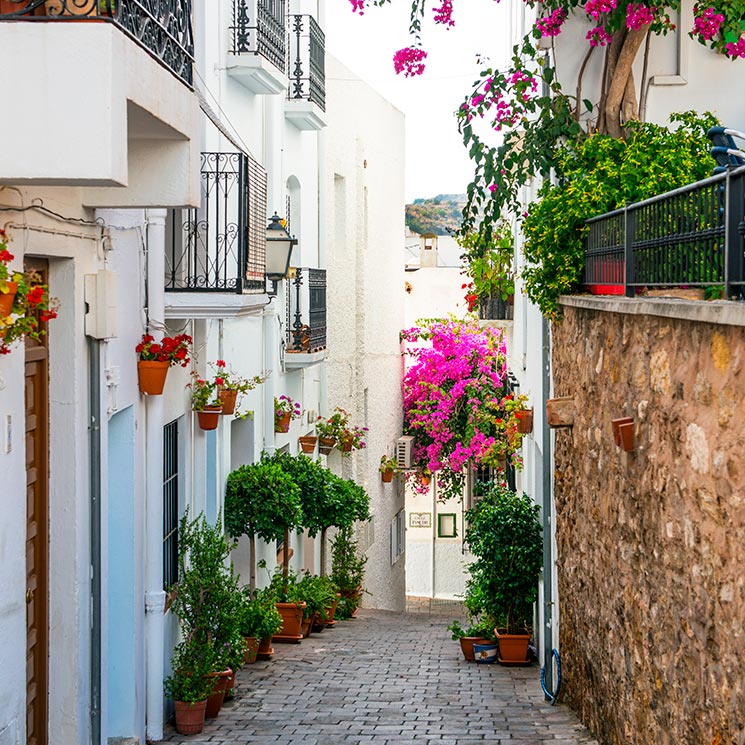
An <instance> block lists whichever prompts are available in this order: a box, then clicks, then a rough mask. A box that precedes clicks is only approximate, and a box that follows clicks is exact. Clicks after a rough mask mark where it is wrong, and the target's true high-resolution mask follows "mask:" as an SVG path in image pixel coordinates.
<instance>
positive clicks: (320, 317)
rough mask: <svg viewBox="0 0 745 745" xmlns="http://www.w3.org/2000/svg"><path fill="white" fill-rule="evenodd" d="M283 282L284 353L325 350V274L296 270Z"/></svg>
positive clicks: (323, 271)
mask: <svg viewBox="0 0 745 745" xmlns="http://www.w3.org/2000/svg"><path fill="white" fill-rule="evenodd" d="M286 282H287V285H286V290H287V292H286V293H285V294H286V297H287V351H288V352H296V353H297V352H305V353H311V352H320V351H321V350H323V349H326V270H325V269H310V268H307V267H305V268H300V267H298V268H297V269H296V270H295V277H294V278H292V279H288V280H287V281H286Z"/></svg>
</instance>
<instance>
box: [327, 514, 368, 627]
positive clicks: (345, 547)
mask: <svg viewBox="0 0 745 745" xmlns="http://www.w3.org/2000/svg"><path fill="white" fill-rule="evenodd" d="M331 557H332V558H331V581H332V582H333V583H334V585H335V586H336V587H337V588H338V591H339V593H340V595H341V597H340V598H339V602H338V604H337V606H336V615H337V616H338V617H339V618H352V617H353V616H354V615H355V614H356V613H357V608H358V607H359V604H360V601H361V599H362V593H363V589H362V582H363V579H364V576H365V564H366V563H367V556H365V555H364V554H361V555H360V554H359V553H358V551H357V541H356V540H355V539H354V535H353V528H352V525H351V524H350V525H344V526H342V527H341V528H339V530H338V532H337V534H336V536H335V537H334V540H333V541H332V542H331Z"/></svg>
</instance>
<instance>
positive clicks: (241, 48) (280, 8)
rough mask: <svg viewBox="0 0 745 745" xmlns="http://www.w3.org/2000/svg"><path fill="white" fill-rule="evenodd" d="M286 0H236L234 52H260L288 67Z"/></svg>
mask: <svg viewBox="0 0 745 745" xmlns="http://www.w3.org/2000/svg"><path fill="white" fill-rule="evenodd" d="M286 12H287V3H286V0H233V25H232V26H231V28H230V30H231V33H232V35H233V48H232V49H231V52H232V53H233V54H258V55H261V56H262V57H264V59H266V60H268V61H269V62H271V63H272V64H273V65H274V66H275V67H276V68H277V69H278V70H280V71H282V72H285V71H286V69H287V26H286V23H287V17H286Z"/></svg>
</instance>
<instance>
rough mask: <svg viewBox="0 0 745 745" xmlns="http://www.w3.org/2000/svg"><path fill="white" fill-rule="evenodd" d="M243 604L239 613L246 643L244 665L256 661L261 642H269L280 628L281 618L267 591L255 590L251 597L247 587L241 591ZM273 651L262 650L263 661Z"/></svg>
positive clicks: (270, 592)
mask: <svg viewBox="0 0 745 745" xmlns="http://www.w3.org/2000/svg"><path fill="white" fill-rule="evenodd" d="M242 600H243V604H242V606H241V612H240V630H241V634H242V635H243V638H244V639H245V642H246V653H245V656H244V659H243V661H244V663H245V664H251V663H253V662H255V661H256V658H257V656H258V653H259V645H260V644H261V642H262V641H265V642H271V638H272V637H273V636H274V634H276V633H278V632H279V630H280V629H281V628H282V616H281V615H280V613H279V611H278V610H277V604H276V597H275V595H274V593H273V592H272V591H271V590H269V589H265V590H257V591H256V592H255V593H253V595H252V594H251V590H250V589H249V588H248V587H245V588H244V589H243V597H242ZM273 652H274V650H273V649H272V648H271V645H269V648H268V649H267V648H265V649H264V650H263V653H262V654H263V655H264V659H266V657H267V656H269V657H270V656H271V655H272V653H273Z"/></svg>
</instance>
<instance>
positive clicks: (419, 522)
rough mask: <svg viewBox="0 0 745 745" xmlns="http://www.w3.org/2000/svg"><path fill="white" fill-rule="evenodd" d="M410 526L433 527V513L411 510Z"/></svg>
mask: <svg viewBox="0 0 745 745" xmlns="http://www.w3.org/2000/svg"><path fill="white" fill-rule="evenodd" d="M409 527H410V528H431V527H432V513H431V512H410V513H409Z"/></svg>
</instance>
